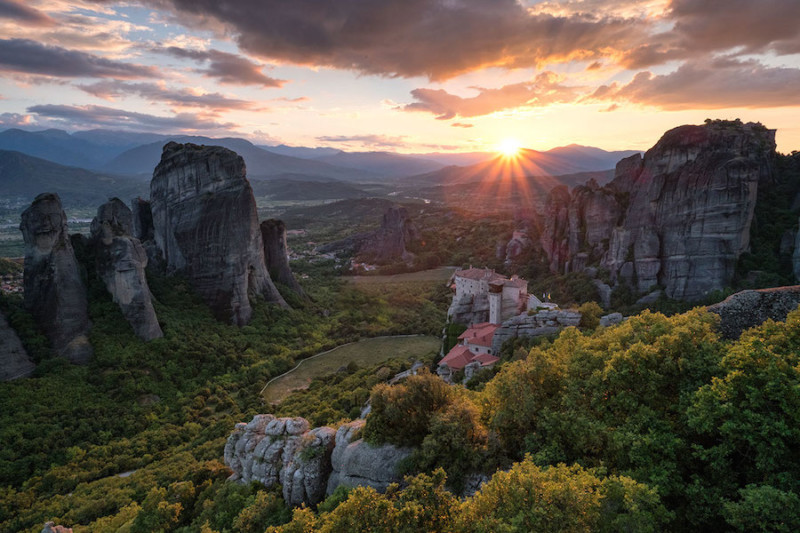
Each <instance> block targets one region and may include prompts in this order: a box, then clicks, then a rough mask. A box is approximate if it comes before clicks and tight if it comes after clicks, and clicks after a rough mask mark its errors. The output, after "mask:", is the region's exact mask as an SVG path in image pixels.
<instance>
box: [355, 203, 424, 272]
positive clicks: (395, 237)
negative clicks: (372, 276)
mask: <svg viewBox="0 0 800 533" xmlns="http://www.w3.org/2000/svg"><path fill="white" fill-rule="evenodd" d="M418 239H419V230H418V229H417V226H416V225H415V224H414V222H412V220H411V217H409V215H408V209H406V208H405V207H390V208H389V209H388V210H387V211H386V212H385V213H384V214H383V220H382V221H381V227H380V228H379V229H378V230H377V231H375V232H374V233H373V234H371V235H370V236H369V237H368V238H367V239H366V240H365V241H364V244H363V245H361V248H360V249H359V250H358V256H359V257H361V258H362V259H364V261H367V262H370V263H392V262H394V261H398V260H401V259H402V260H403V261H406V262H409V261H411V260H413V259H414V254H412V253H411V252H409V251H408V250H407V249H406V247H407V246H409V245H410V244H411V243H412V242H414V241H416V240H418Z"/></svg>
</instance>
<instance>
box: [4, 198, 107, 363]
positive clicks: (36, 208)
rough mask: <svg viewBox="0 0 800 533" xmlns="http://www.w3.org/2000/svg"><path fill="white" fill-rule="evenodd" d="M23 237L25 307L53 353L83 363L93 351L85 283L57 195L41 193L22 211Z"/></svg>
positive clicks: (65, 217)
mask: <svg viewBox="0 0 800 533" xmlns="http://www.w3.org/2000/svg"><path fill="white" fill-rule="evenodd" d="M20 230H21V231H22V237H23V239H24V241H25V282H24V283H25V307H27V308H28V310H29V311H30V312H31V314H33V316H34V317H35V318H36V320H37V321H38V322H39V324H40V325H41V326H42V329H43V330H44V331H45V333H46V334H47V336H48V338H49V339H50V342H51V343H52V345H53V349H54V350H55V352H56V354H58V355H59V356H61V357H66V358H67V359H69V360H70V361H72V362H73V363H78V364H83V363H86V362H88V361H89V359H90V358H91V356H92V347H91V345H90V344H89V339H88V338H87V334H88V332H89V315H88V303H87V300H86V286H85V285H84V282H83V278H82V277H81V274H80V270H79V268H78V262H77V261H76V259H75V252H74V251H73V249H72V244H71V242H70V239H69V235H68V234H67V216H66V214H64V210H63V209H62V208H61V200H60V199H59V197H58V195H57V194H50V193H45V194H40V195H39V196H37V197H36V199H35V200H34V201H33V203H32V204H31V206H30V207H29V208H28V209H26V210H25V211H24V212H23V213H22V223H21V224H20Z"/></svg>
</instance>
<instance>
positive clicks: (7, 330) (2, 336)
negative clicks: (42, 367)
mask: <svg viewBox="0 0 800 533" xmlns="http://www.w3.org/2000/svg"><path fill="white" fill-rule="evenodd" d="M35 368H36V365H34V364H33V361H31V360H30V358H29V357H28V352H26V351H25V347H24V346H23V345H22V341H20V340H19V337H18V336H17V333H16V332H15V331H14V330H13V329H11V326H9V325H8V321H7V320H6V317H5V316H4V315H3V313H0V381H10V380H12V379H18V378H24V377H28V376H30V375H31V374H32V373H33V371H34V369H35Z"/></svg>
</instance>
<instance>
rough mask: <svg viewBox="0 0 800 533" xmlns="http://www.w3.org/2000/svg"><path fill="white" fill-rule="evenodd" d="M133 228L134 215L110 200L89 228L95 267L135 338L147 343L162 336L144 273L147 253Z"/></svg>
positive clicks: (126, 208)
mask: <svg viewBox="0 0 800 533" xmlns="http://www.w3.org/2000/svg"><path fill="white" fill-rule="evenodd" d="M133 228H134V217H133V213H132V212H131V210H130V209H129V208H128V206H126V205H125V204H124V203H123V202H122V200H120V199H118V198H113V199H111V200H110V201H108V202H107V203H105V204H103V205H101V206H100V208H99V209H98V210H97V216H96V217H95V218H94V220H92V226H91V232H92V244H93V247H94V253H95V267H96V270H97V275H98V276H100V279H102V280H103V283H105V285H106V288H107V289H108V292H109V293H111V297H112V298H113V300H114V302H115V303H117V304H118V305H119V307H120V310H121V311H122V314H123V315H124V316H125V319H126V320H127V321H128V322H129V323H130V325H131V326H132V327H133V331H134V333H135V334H136V336H137V337H139V338H140V339H142V340H145V341H149V340H153V339H157V338H160V337H163V336H164V334H163V333H162V331H161V326H159V324H158V319H157V318H156V312H155V310H154V309H153V302H152V296H151V294H150V288H149V287H148V285H147V278H146V277H145V273H144V270H145V267H146V266H147V253H146V252H145V249H144V247H143V246H142V244H141V242H140V241H139V239H136V238H134V237H132V236H131V234H132V233H133V231H134V229H133Z"/></svg>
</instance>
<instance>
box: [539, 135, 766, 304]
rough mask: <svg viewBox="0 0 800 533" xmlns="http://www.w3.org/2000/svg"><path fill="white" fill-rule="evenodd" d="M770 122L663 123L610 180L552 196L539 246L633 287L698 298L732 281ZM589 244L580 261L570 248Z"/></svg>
mask: <svg viewBox="0 0 800 533" xmlns="http://www.w3.org/2000/svg"><path fill="white" fill-rule="evenodd" d="M774 154H775V132H774V130H768V129H766V128H765V127H764V126H762V125H761V124H753V123H749V124H741V123H739V122H726V121H716V122H709V123H708V124H706V125H704V126H681V127H679V128H675V129H673V130H670V131H668V132H667V133H666V134H664V136H663V137H662V138H661V140H659V142H658V143H657V144H656V145H655V146H654V147H653V148H651V149H650V150H648V151H647V153H646V154H645V155H644V158H642V157H641V156H639V155H634V156H631V157H629V158H627V159H623V160H622V161H620V163H619V164H618V165H617V169H616V173H615V177H614V180H613V181H612V182H611V183H610V184H609V185H607V186H606V187H597V186H596V184H591V183H590V184H587V186H585V187H577V188H576V189H575V191H574V193H573V194H572V195H570V194H569V193H568V192H567V191H565V190H558V191H556V190H554V191H553V193H551V196H550V198H549V199H548V203H547V207H546V212H545V223H544V230H543V234H542V237H541V242H542V246H543V248H544V251H545V253H546V254H547V256H548V259H549V260H550V266H551V269H552V270H554V271H559V272H569V271H575V270H582V269H583V267H584V265H586V264H599V265H600V266H602V267H604V268H605V269H607V270H608V271H609V272H610V274H611V278H612V281H614V282H615V283H620V282H623V281H624V282H626V283H628V284H630V285H632V286H633V287H635V288H636V289H637V290H638V291H639V292H649V291H650V290H652V289H651V288H652V287H654V286H661V287H664V292H665V293H666V295H667V296H668V297H670V298H676V299H685V300H696V299H699V298H701V297H703V296H704V295H706V294H708V293H709V292H712V291H715V290H718V289H722V288H723V287H725V286H727V285H729V284H730V282H731V281H732V278H733V275H734V270H735V266H736V263H737V261H738V259H739V256H740V255H741V254H742V253H743V252H745V251H746V250H747V249H748V245H749V237H750V224H751V222H752V219H753V212H754V208H755V203H756V196H757V190H758V184H759V181H762V182H765V181H768V180H769V179H770V178H771V173H772V159H773V157H774ZM581 253H582V254H586V255H585V256H584V257H582V258H581V261H579V262H578V263H579V264H573V263H575V258H577V257H578V256H579V254H581Z"/></svg>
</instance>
